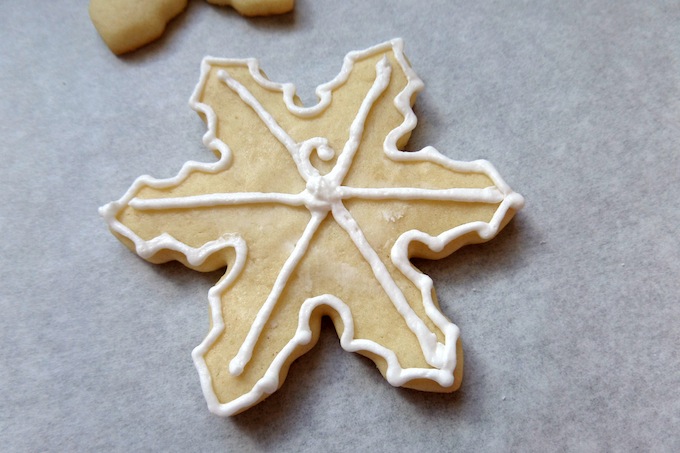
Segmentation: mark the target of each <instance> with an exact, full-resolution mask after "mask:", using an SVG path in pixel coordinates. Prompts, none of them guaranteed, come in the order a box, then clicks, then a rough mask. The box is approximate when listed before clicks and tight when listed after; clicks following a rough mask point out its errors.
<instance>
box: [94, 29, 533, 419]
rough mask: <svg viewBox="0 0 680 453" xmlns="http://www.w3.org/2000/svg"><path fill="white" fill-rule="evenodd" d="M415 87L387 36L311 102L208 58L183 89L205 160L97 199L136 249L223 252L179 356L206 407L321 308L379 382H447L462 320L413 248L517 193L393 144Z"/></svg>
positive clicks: (288, 347)
mask: <svg viewBox="0 0 680 453" xmlns="http://www.w3.org/2000/svg"><path fill="white" fill-rule="evenodd" d="M421 88H422V82H421V80H420V79H419V78H418V77H417V75H416V74H415V72H414V71H413V69H412V68H411V67H410V65H409V64H408V62H407V60H406V58H405V56H404V54H403V51H402V42H401V40H393V41H390V42H387V43H384V44H381V45H379V46H376V47H373V48H370V49H368V50H365V51H360V52H352V53H350V54H349V55H348V56H347V57H346V58H345V62H344V65H343V68H342V70H341V72H340V74H339V75H338V76H337V77H336V78H335V79H333V80H332V81H330V82H328V83H326V84H324V85H321V86H320V87H319V88H318V89H317V94H318V95H319V99H320V101H319V103H318V104H317V105H315V106H312V107H303V106H301V105H300V104H299V102H298V101H297V97H296V96H295V89H294V87H293V86H292V85H290V84H277V83H274V82H271V81H269V80H268V79H266V78H264V76H263V75H262V73H261V71H260V69H259V65H258V63H257V61H256V60H253V59H248V60H226V59H214V58H206V59H204V61H203V64H202V74H201V80H200V82H199V85H198V86H197V87H196V90H195V92H194V94H193V95H192V98H191V101H190V102H191V105H192V107H193V108H194V109H196V110H197V111H198V112H199V113H200V114H201V116H202V117H204V119H205V120H206V122H207V124H208V132H207V133H206V134H205V136H204V143H205V144H206V146H208V147H209V148H211V149H212V150H214V151H215V152H216V154H217V155H218V156H219V157H220V159H219V161H218V162H216V163H213V164H200V163H187V164H185V166H184V167H183V169H182V171H181V172H180V173H179V174H178V175H177V176H176V177H175V178H171V179H167V180H155V179H152V178H148V177H143V178H140V179H138V180H137V181H136V182H135V184H134V185H133V186H132V187H131V189H130V190H129V191H128V192H127V193H126V194H125V195H124V196H123V197H122V198H121V199H120V200H118V201H117V202H113V203H110V204H109V205H107V206H105V207H104V208H102V214H103V215H104V217H105V218H106V219H107V221H108V222H109V226H110V228H111V229H112V231H113V232H114V234H116V235H117V236H118V237H119V238H120V239H121V240H122V241H123V242H124V243H126V245H128V246H129V247H130V248H131V249H132V250H133V251H135V252H137V253H138V254H139V255H140V256H142V257H144V258H146V259H148V260H149V261H152V262H157V263H158V262H165V261H168V260H172V259H177V260H179V261H181V262H183V263H184V264H186V265H187V266H189V267H191V268H193V269H197V270H202V271H209V270H214V269H217V268H219V267H221V266H224V265H227V271H226V273H225V275H224V277H223V278H222V279H221V280H220V281H219V282H218V283H217V284H216V285H215V286H214V287H213V288H212V289H211V291H210V295H209V300H210V308H211V328H210V332H209V334H208V336H207V337H206V339H205V340H204V341H203V342H202V343H201V345H199V346H198V347H197V348H196V349H195V350H194V353H193V357H194V361H195V363H196V366H197V368H198V370H199V373H200V376H201V384H202V387H203V391H204V394H205V396H206V399H207V401H208V405H209V407H210V409H211V410H212V411H213V412H215V413H218V414H220V415H232V414H235V413H238V412H240V411H242V410H244V409H247V408H248V407H250V406H252V405H253V404H256V403H257V402H258V401H260V400H262V399H264V398H266V396H268V395H269V394H271V393H272V392H274V391H275V390H276V389H277V388H279V387H280V386H281V385H282V383H283V380H284V379H285V376H286V373H287V371H288V368H289V366H290V364H291V363H292V362H293V361H294V360H295V358H297V357H299V356H300V355H302V354H304V353H305V352H306V351H308V350H309V349H310V348H311V347H312V346H313V345H314V344H315V342H316V339H317V338H318V334H319V328H320V320H321V317H322V316H329V317H330V318H331V319H332V321H333V323H334V325H335V328H336V330H337V332H338V335H339V336H340V338H341V345H342V347H343V348H344V349H346V350H348V351H353V352H359V353H361V354H363V355H365V356H367V357H369V358H371V359H372V360H373V361H374V362H375V363H376V365H377V366H378V368H379V370H380V372H381V373H382V374H383V376H385V378H386V379H387V380H388V381H389V382H390V383H391V384H392V385H395V386H405V387H411V388H416V389H420V390H427V391H437V392H449V391H453V390H455V389H456V388H458V386H459V385H460V379H461V377H462V360H461V359H462V357H461V355H460V342H459V332H458V328H457V327H456V326H455V325H454V324H453V323H451V322H450V321H449V320H448V319H447V318H446V317H445V316H444V315H443V314H442V313H441V311H440V310H439V307H438V304H437V300H436V295H435V292H434V288H433V283H432V280H431V279H430V278H429V277H427V276H426V275H424V274H422V273H421V272H420V271H418V270H417V269H416V268H415V267H414V266H413V265H412V264H411V262H410V261H409V258H411V257H425V258H430V259H437V258H442V257H444V256H447V255H449V254H450V253H452V252H453V251H455V250H457V249H458V248H460V247H461V246H463V245H465V244H469V243H475V242H483V241H486V240H488V239H490V238H492V237H493V236H495V234H496V233H498V231H500V229H501V228H502V227H503V226H504V225H505V224H506V223H507V222H508V221H509V220H510V219H511V218H512V216H513V215H514V213H515V212H516V211H517V210H518V209H519V208H521V206H522V202H523V200H522V197H521V196H519V195H518V194H516V193H514V192H513V191H512V190H511V189H510V188H509V187H508V186H507V185H506V184H505V182H504V181H503V180H502V179H501V178H500V176H499V175H498V173H497V172H496V170H495V169H494V168H493V167H492V166H491V164H489V163H488V162H486V161H474V162H459V161H453V160H451V159H449V158H447V157H445V156H443V155H442V154H440V153H439V152H437V151H436V150H435V149H433V148H431V147H427V148H425V149H423V150H420V151H416V152H403V151H400V150H399V148H400V147H401V146H404V145H405V142H406V140H407V139H408V136H409V135H410V132H411V131H412V130H413V128H414V127H415V123H416V119H415V115H414V114H413V111H412V109H411V104H412V102H413V101H415V94H416V93H417V92H418V91H419V90H420V89H421Z"/></svg>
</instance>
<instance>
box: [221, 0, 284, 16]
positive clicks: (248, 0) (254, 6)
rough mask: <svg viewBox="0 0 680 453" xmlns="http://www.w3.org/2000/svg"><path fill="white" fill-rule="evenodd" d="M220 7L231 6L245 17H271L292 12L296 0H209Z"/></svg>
mask: <svg viewBox="0 0 680 453" xmlns="http://www.w3.org/2000/svg"><path fill="white" fill-rule="evenodd" d="M208 3H212V4H213V5H219V6H231V7H232V8H234V9H235V10H236V11H238V12H239V14H242V15H244V16H269V15H271V14H283V13H287V12H289V11H291V10H292V9H293V6H295V0H277V1H272V0H208Z"/></svg>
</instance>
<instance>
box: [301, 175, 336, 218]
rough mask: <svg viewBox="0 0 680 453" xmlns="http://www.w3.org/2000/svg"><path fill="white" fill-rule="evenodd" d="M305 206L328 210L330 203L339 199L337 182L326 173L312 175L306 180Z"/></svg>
mask: <svg viewBox="0 0 680 453" xmlns="http://www.w3.org/2000/svg"><path fill="white" fill-rule="evenodd" d="M305 193H306V195H307V203H306V205H307V207H308V208H310V209H325V210H330V209H331V205H332V204H333V203H334V202H336V201H338V200H340V191H339V190H338V184H337V183H336V182H335V181H333V180H331V179H330V178H329V177H328V176H327V175H324V176H312V177H310V178H309V179H308V180H307V189H306V190H305Z"/></svg>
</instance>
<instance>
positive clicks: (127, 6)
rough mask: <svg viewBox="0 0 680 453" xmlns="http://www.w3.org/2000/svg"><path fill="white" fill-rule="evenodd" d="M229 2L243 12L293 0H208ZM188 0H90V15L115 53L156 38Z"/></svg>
mask: <svg viewBox="0 0 680 453" xmlns="http://www.w3.org/2000/svg"><path fill="white" fill-rule="evenodd" d="M208 2H209V3H212V4H215V5H230V6H232V7H233V8H234V9H235V10H236V11H238V12H239V13H240V14H242V15H244V16H267V15H270V14H283V13H287V12H288V11H291V10H292V9H293V6H294V4H295V3H294V0H208ZM186 6H187V0H90V18H91V19H92V23H93V24H94V26H95V28H96V29H97V31H98V32H99V34H100V36H101V37H102V39H103V40H104V42H105V43H106V45H107V46H109V49H111V51H112V52H113V53H115V54H117V55H120V54H123V53H126V52H130V51H132V50H135V49H138V48H139V47H142V46H144V45H146V44H148V43H150V42H151V41H154V40H156V39H158V38H159V37H160V36H161V35H162V34H163V31H164V30H165V25H166V24H167V23H168V22H170V20H171V19H172V18H174V17H175V16H177V15H178V14H179V13H181V12H182V11H184V8H186Z"/></svg>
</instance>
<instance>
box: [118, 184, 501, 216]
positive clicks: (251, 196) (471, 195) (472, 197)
mask: <svg viewBox="0 0 680 453" xmlns="http://www.w3.org/2000/svg"><path fill="white" fill-rule="evenodd" d="M337 194H338V197H339V198H340V199H342V200H348V199H352V198H361V199H364V200H432V201H455V202H468V203H500V202H501V201H503V198H504V196H503V194H502V193H501V192H500V191H499V190H498V189H496V188H495V187H487V188H484V189H467V188H459V189H420V188H411V187H393V188H389V187H388V188H372V187H348V186H340V187H338V188H337ZM307 200H308V198H307V196H306V191H302V192H299V193H297V194H287V193H278V192H268V193H265V192H240V193H211V194H206V195H188V196H184V197H168V198H133V199H132V200H130V202H129V205H130V206H131V207H133V208H135V209H137V210H140V211H145V210H163V209H195V208H207V207H217V206H233V205H243V204H257V203H278V204H284V205H288V206H304V205H305V203H306V202H307Z"/></svg>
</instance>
